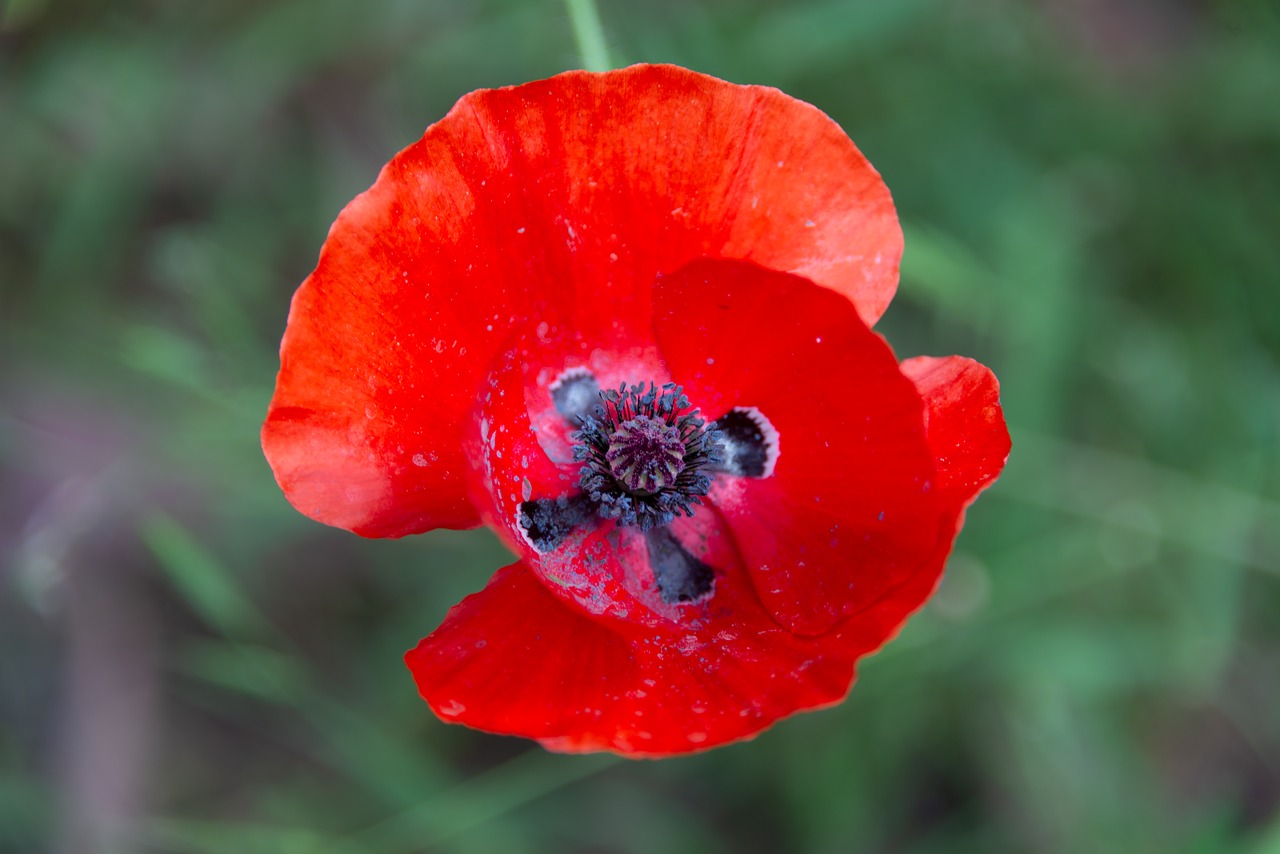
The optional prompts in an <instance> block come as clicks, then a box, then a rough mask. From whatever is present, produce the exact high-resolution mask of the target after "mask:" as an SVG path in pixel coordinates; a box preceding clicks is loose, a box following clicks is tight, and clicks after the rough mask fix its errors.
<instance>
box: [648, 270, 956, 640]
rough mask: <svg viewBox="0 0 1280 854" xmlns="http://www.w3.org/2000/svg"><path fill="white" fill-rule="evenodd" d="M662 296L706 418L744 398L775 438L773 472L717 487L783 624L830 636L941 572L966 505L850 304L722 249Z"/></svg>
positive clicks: (664, 314) (677, 352)
mask: <svg viewBox="0 0 1280 854" xmlns="http://www.w3.org/2000/svg"><path fill="white" fill-rule="evenodd" d="M653 300H654V313H653V316H654V332H655V336H656V339H657V342H658V349H659V351H660V352H661V354H662V357H663V359H664V360H665V361H666V363H667V367H668V369H669V370H670V373H671V376H672V378H673V379H674V380H675V381H676V382H679V383H681V384H683V385H684V387H685V391H686V393H687V394H688V396H689V398H690V399H691V400H692V401H694V402H695V403H696V404H698V405H699V406H701V407H702V409H703V412H704V414H705V415H706V416H707V417H709V418H720V417H721V416H722V415H724V414H725V413H728V412H730V411H732V410H734V409H735V408H738V409H742V408H746V409H747V410H748V411H751V412H754V413H755V414H756V417H758V418H760V419H762V421H761V423H762V424H767V427H768V430H769V431H771V432H772V433H773V435H774V437H775V438H774V441H776V443H777V448H776V465H775V467H774V468H773V470H772V471H771V472H769V473H768V474H767V476H763V477H749V476H744V477H732V476H727V477H720V478H718V479H717V482H716V484H715V486H714V487H713V489H712V492H711V495H710V498H711V500H712V502H713V503H714V504H715V505H716V507H717V508H719V509H720V511H721V512H722V513H723V514H724V516H725V518H726V521H727V524H728V525H729V527H730V528H731V529H732V531H733V535H734V537H735V539H736V541H737V544H738V547H739V549H740V550H741V552H742V555H743V559H744V561H745V562H746V565H747V567H748V570H749V571H750V573H751V576H752V578H753V580H754V583H755V587H756V590H757V592H758V593H759V595H760V597H761V599H762V600H763V602H764V604H765V606H766V608H768V610H769V611H770V613H772V614H773V616H774V618H775V619H777V620H778V621H779V622H780V623H781V624H782V625H783V626H785V627H786V628H788V629H790V630H791V631H795V632H800V633H803V634H817V633H821V632H826V631H829V630H830V629H831V628H832V627H833V626H834V625H835V624H836V623H837V622H838V621H840V620H841V619H843V618H845V617H847V616H849V615H851V614H856V613H858V612H860V611H862V610H864V609H866V608H868V607H870V606H872V605H873V604H875V603H876V602H878V601H880V600H881V599H882V598H883V597H885V596H886V595H888V594H889V593H890V592H891V591H893V590H894V589H895V588H897V587H899V586H901V585H903V584H905V583H906V582H907V581H908V580H910V579H911V578H912V577H913V576H914V575H916V574H918V573H920V572H926V571H931V570H929V569H928V568H929V567H931V566H933V564H935V563H937V557H938V549H939V548H942V549H943V554H944V555H945V549H946V548H947V547H949V544H950V539H951V537H952V535H953V534H954V532H955V519H956V512H957V511H956V508H954V507H948V506H947V502H944V501H942V500H941V497H940V495H939V493H938V490H937V489H935V484H934V480H935V477H934V465H933V456H932V453H931V451H930V447H929V445H928V444H927V443H926V438H925V428H924V414H923V407H922V403H921V399H920V396H919V394H918V393H917V392H916V389H915V387H914V385H913V384H912V382H911V381H910V380H908V379H907V378H906V377H904V376H903V374H902V372H901V371H900V370H899V368H898V363H897V360H896V358H895V357H894V355H893V352H892V350H890V348H889V346H888V345H887V344H886V343H885V342H884V340H883V339H882V338H881V337H880V336H878V335H876V334H875V333H874V332H872V331H871V330H870V329H868V328H867V326H866V325H865V324H864V323H863V322H862V321H861V320H860V319H859V317H858V314H857V312H855V311H854V309H853V306H852V305H851V304H850V303H849V302H848V301H847V300H845V299H844V298H843V297H841V296H840V295H839V294H836V293H834V292H832V291H830V290H827V289H824V288H820V287H817V286H815V285H814V284H813V283H811V282H809V281H807V280H805V279H802V278H800V277H798V276H793V275H789V274H786V273H779V272H775V271H772V270H765V269H762V268H760V267H757V266H755V265H753V264H748V263H744V262H736V261H715V260H706V261H698V262H695V263H693V264H690V265H688V266H687V267H685V268H684V269H682V270H680V271H679V272H678V273H676V274H674V275H671V276H666V277H663V278H662V279H661V280H660V281H659V282H658V284H657V285H656V286H655V288H654V296H653ZM940 544H943V545H941V546H940ZM904 616H905V614H904Z"/></svg>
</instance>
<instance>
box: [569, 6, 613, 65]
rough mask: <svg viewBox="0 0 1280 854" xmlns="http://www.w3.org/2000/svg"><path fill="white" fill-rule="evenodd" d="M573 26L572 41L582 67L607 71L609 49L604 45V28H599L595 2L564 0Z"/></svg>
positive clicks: (598, 16) (598, 14) (598, 15)
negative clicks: (576, 48)
mask: <svg viewBox="0 0 1280 854" xmlns="http://www.w3.org/2000/svg"><path fill="white" fill-rule="evenodd" d="M564 5H565V8H566V9H567V10H568V12H569V22H570V23H571V24H572V25H573V40H574V41H575V42H577V45H578V54H579V55H580V56H581V57H582V65H583V67H584V68H586V69H587V70H588V71H608V70H609V69H610V68H612V67H613V65H612V64H611V63H610V62H609V49H608V48H607V47H605V44H604V28H603V27H601V26H600V13H599V12H597V11H596V4H595V0H564Z"/></svg>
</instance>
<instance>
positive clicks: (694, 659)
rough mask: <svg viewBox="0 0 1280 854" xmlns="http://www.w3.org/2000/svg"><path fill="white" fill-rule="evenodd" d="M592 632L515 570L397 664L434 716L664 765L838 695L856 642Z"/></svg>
mask: <svg viewBox="0 0 1280 854" xmlns="http://www.w3.org/2000/svg"><path fill="white" fill-rule="evenodd" d="M628 628H629V627H627V626H625V625H621V624H618V623H602V622H600V621H598V620H595V619H592V618H591V617H589V616H586V615H584V614H582V613H581V612H579V611H577V610H576V609H573V608H569V607H567V606H566V605H565V604H564V603H563V602H562V601H561V600H559V599H558V598H557V597H555V596H554V595H552V594H551V593H550V592H549V591H548V590H547V589H546V588H545V587H544V585H542V584H541V583H540V582H539V581H538V580H537V579H536V578H535V577H534V576H533V574H532V573H531V572H530V571H529V570H528V569H527V568H526V567H525V566H524V565H523V564H520V563H516V564H513V565H511V566H508V567H506V568H504V569H501V570H499V571H498V572H497V574H495V575H494V577H493V579H492V580H491V581H490V582H489V585H488V586H487V587H486V588H485V589H484V590H483V591H481V592H479V593H476V594H474V595H472V596H468V597H467V598H466V599H464V600H463V601H462V602H461V603H460V604H459V605H457V606H456V607H454V608H453V609H452V610H451V611H450V612H449V615H448V616H447V617H446V618H445V620H444V623H443V624H442V625H441V626H440V628H438V629H436V631H434V632H433V633H432V634H431V635H430V636H429V637H427V638H425V639H424V640H422V641H421V642H420V643H419V644H418V646H417V647H416V648H415V649H413V650H411V651H409V652H408V653H407V654H406V656H405V662H406V664H407V665H408V667H409V669H410V671H412V673H413V676H414V679H415V681H416V682H417V685H418V691H419V693H420V694H421V695H422V697H423V699H425V700H426V701H427V703H428V704H430V706H431V708H432V709H433V710H434V711H435V712H436V714H437V715H439V716H440V717H441V718H442V719H443V720H446V721H450V722H454V723H463V724H466V725H467V726H471V727H474V728H477V729H482V730H486V731H489V732H496V733H503V734H507V735H520V736H524V737H527V738H533V739H537V740H538V741H540V742H541V743H542V744H543V745H544V746H546V747H547V748H549V749H552V750H559V751H566V752H581V751H591V750H611V751H614V752H617V753H621V754H624V755H629V756H662V755H670V754H676V753H687V752H690V751H694V750H703V749H706V748H708V747H713V746H715V745H717V744H723V743H725V742H729V741H734V740H737V739H741V738H746V737H749V736H751V735H754V734H755V733H757V732H759V731H760V730H762V729H764V728H765V727H767V726H769V725H770V724H771V723H773V722H774V721H776V720H777V719H779V718H781V717H783V716H785V715H788V714H791V713H792V712H795V711H798V710H801V709H808V708H814V707H819V706H825V705H830V704H832V703H835V702H838V701H839V700H840V699H841V698H843V697H844V695H845V694H846V693H847V692H848V689H849V685H850V684H851V682H852V680H853V662H854V658H855V657H856V655H855V651H856V650H857V645H856V643H855V642H854V641H855V639H854V638H852V637H849V638H844V637H835V636H833V637H832V638H829V639H826V640H824V641H822V642H819V641H816V640H812V639H803V638H797V637H796V636H794V635H791V634H789V633H787V632H785V631H783V630H782V629H781V628H780V627H778V626H777V625H776V624H775V623H772V622H771V621H769V620H768V618H767V617H764V616H763V615H761V618H760V619H759V620H757V621H755V622H754V623H753V624H752V625H750V626H748V627H734V628H731V629H725V630H721V631H719V632H717V633H714V634H712V633H702V634H699V633H695V632H693V631H689V630H687V629H685V628H683V627H681V626H677V625H672V626H671V627H670V628H669V629H667V630H662V629H660V628H656V629H655V628H649V629H645V628H639V629H638V628H637V627H630V629H631V630H630V631H628Z"/></svg>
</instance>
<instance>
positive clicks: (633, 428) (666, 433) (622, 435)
mask: <svg viewBox="0 0 1280 854" xmlns="http://www.w3.org/2000/svg"><path fill="white" fill-rule="evenodd" d="M684 452H685V446H684V442H682V441H681V440H680V431H679V430H677V429H676V428H675V426H674V425H671V424H668V423H667V422H665V421H662V420H660V419H658V418H650V417H649V416H648V415H637V416H636V417H635V418H632V419H631V420H630V421H624V422H623V423H621V424H619V425H618V429H617V430H614V431H613V435H612V436H610V437H609V449H608V450H607V451H605V454H604V458H605V459H606V460H608V462H609V469H610V471H612V472H613V478H614V480H616V481H617V482H618V483H619V484H620V485H621V486H622V487H623V488H624V489H626V490H627V491H629V492H631V493H632V494H633V495H653V494H654V493H655V492H660V491H661V490H663V489H665V488H667V487H670V486H674V485H675V482H676V478H677V477H678V476H679V474H680V472H682V471H684Z"/></svg>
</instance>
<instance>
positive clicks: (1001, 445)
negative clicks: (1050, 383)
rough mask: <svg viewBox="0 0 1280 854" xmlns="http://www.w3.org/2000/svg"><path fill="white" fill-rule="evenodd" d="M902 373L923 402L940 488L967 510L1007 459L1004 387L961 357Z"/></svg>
mask: <svg viewBox="0 0 1280 854" xmlns="http://www.w3.org/2000/svg"><path fill="white" fill-rule="evenodd" d="M902 372H903V373H904V374H905V375H906V376H907V377H908V378H909V379H910V380H911V381H912V382H914V383H915V384H916V390H917V391H918V392H919V393H920V397H921V398H923V399H924V403H925V425H926V427H925V431H926V436H927V438H928V441H929V448H930V450H931V451H932V452H933V456H934V462H935V464H936V467H937V471H938V488H939V489H941V490H943V491H944V492H947V493H949V494H953V495H954V496H955V497H956V500H957V501H958V502H959V503H960V505H961V506H965V505H968V504H969V503H970V502H971V501H973V499H974V498H975V497H977V495H978V493H979V492H981V491H982V490H983V489H986V488H987V487H988V486H989V485H990V484H991V483H992V482H993V481H994V480H995V479H996V477H998V476H999V474H1000V471H1001V469H1003V468H1004V463H1005V460H1006V459H1008V457H1009V449H1010V441H1009V430H1008V429H1007V428H1006V427H1005V423H1004V413H1003V412H1002V411H1001V409H1000V383H999V382H998V381H997V380H996V377H995V374H993V373H992V372H991V370H990V369H989V368H987V367H986V366H985V365H982V364H980V363H978V362H975V361H974V360H973V359H968V358H965V357H963V356H947V357H942V358H939V357H934V356H917V357H916V358H914V359H907V360H906V361H904V362H903V363H902Z"/></svg>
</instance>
